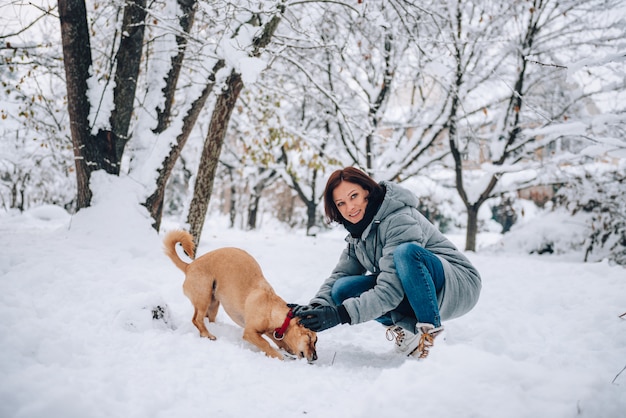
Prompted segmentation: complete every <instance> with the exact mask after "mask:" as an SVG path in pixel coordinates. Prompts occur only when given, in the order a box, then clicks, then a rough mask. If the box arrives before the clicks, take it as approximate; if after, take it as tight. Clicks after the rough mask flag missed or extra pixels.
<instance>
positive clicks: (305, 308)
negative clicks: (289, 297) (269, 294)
mask: <svg viewBox="0 0 626 418" xmlns="http://www.w3.org/2000/svg"><path fill="white" fill-rule="evenodd" d="M287 306H289V307H290V308H291V311H292V312H293V314H294V315H295V316H306V314H305V313H303V312H309V311H310V310H311V309H313V308H317V307H318V306H320V304H319V303H312V304H310V305H298V304H297V303H288V304H287ZM301 313H302V315H300V314H301Z"/></svg>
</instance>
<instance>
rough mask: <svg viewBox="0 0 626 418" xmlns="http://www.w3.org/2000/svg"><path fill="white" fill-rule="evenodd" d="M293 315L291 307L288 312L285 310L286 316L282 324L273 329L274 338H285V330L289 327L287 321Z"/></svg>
mask: <svg viewBox="0 0 626 418" xmlns="http://www.w3.org/2000/svg"><path fill="white" fill-rule="evenodd" d="M294 316H295V315H294V314H293V309H289V312H287V317H286V318H285V321H284V322H283V325H282V326H281V327H279V328H276V329H275V330H274V338H276V339H277V340H279V341H280V340H282V339H283V338H285V332H286V331H287V328H288V327H289V322H290V321H291V318H293V317H294Z"/></svg>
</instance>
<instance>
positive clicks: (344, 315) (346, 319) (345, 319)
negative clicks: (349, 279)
mask: <svg viewBox="0 0 626 418" xmlns="http://www.w3.org/2000/svg"><path fill="white" fill-rule="evenodd" d="M337 312H339V319H340V320H341V323H342V324H350V323H352V319H351V318H350V315H349V314H348V311H347V309H346V307H345V306H343V305H339V306H337Z"/></svg>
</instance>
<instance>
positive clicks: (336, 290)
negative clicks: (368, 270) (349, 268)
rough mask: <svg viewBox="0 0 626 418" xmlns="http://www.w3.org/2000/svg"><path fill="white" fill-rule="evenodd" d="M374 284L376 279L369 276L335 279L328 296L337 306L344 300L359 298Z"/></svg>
mask: <svg viewBox="0 0 626 418" xmlns="http://www.w3.org/2000/svg"><path fill="white" fill-rule="evenodd" d="M375 284H376V279H375V278H374V277H371V276H345V277H341V278H340V279H337V281H336V282H335V283H334V284H333V288H332V289H331V291H330V296H331V297H332V299H333V302H335V304H337V305H339V304H340V303H341V302H343V301H344V300H346V299H350V298H354V297H357V296H359V295H360V294H361V293H363V292H365V291H366V290H369V289H371V288H372V287H374V286H375Z"/></svg>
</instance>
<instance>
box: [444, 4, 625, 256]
mask: <svg viewBox="0 0 626 418" xmlns="http://www.w3.org/2000/svg"><path fill="white" fill-rule="evenodd" d="M614 6H617V4H615V2H610V1H604V0H602V1H598V2H589V1H580V0H571V1H567V2H556V1H550V0H535V1H531V2H513V3H506V4H503V3H489V2H483V3H479V4H478V3H477V4H467V3H465V2H460V1H459V2H456V3H448V6H447V7H448V16H449V17H450V19H449V22H450V30H448V31H446V34H447V36H448V38H447V39H446V47H447V48H448V51H449V55H450V57H451V60H450V62H449V65H448V67H447V68H448V71H446V74H447V75H448V77H449V81H450V83H449V84H448V88H447V93H448V99H447V100H448V101H449V111H448V121H447V122H446V127H447V135H448V141H449V145H450V150H451V153H452V156H453V158H454V171H455V173H456V188H457V190H458V192H459V195H460V196H461V199H462V200H463V202H464V204H465V207H466V209H467V212H468V222H467V239H466V244H465V248H466V250H475V249H476V233H477V215H478V210H479V208H480V207H481V205H482V204H483V203H484V202H485V201H486V200H488V199H489V198H491V197H492V196H494V191H496V190H497V189H496V186H497V184H498V182H499V180H500V179H501V178H502V177H503V176H505V175H507V173H511V172H519V171H522V170H527V169H530V168H533V167H537V160H538V158H537V157H538V156H540V155H541V156H542V157H543V158H544V160H543V161H541V163H542V164H547V163H549V162H550V161H551V160H552V158H551V157H552V156H551V155H550V153H549V149H550V147H551V146H552V145H553V144H554V143H555V142H556V141H561V142H565V141H568V142H569V143H570V144H571V145H570V146H571V147H574V146H576V144H578V143H580V142H581V141H583V140H584V139H585V138H587V137H594V136H596V137H599V135H598V134H599V131H600V130H601V129H602V127H601V126H600V125H606V123H605V119H606V117H605V116H602V115H599V114H594V112H593V109H590V107H591V104H592V103H593V102H591V99H592V98H593V97H594V96H599V94H600V93H604V92H605V89H606V88H607V87H608V88H609V89H611V90H613V91H617V92H623V91H624V82H623V79H622V80H621V81H619V79H618V82H617V83H616V84H612V85H610V86H607V85H606V84H605V83H602V80H601V77H600V76H598V77H595V75H594V74H591V73H590V74H588V75H587V76H588V78H586V79H583V80H579V81H578V83H576V81H577V80H576V79H574V78H572V77H568V76H569V75H570V74H568V72H567V68H566V65H567V64H568V63H574V62H576V61H578V60H580V59H581V58H582V55H581V54H584V53H589V52H590V49H591V48H598V49H599V48H605V49H606V51H605V53H606V54H608V53H609V52H612V51H616V50H617V48H619V43H618V39H620V37H622V36H623V31H624V29H623V25H622V26H620V25H619V19H617V18H609V19H608V20H606V19H602V17H603V16H605V15H606V13H607V12H608V11H609V10H611V9H612V7H614ZM443 64H444V65H445V63H443ZM444 68H445V67H444ZM592 81H595V82H599V83H600V84H599V85H600V86H601V87H591V88H585V87H583V85H593V84H594V83H592ZM617 110H618V111H619V112H623V105H621V106H620V107H619V108H618V109H617ZM617 118H618V119H619V118H620V117H619V116H618V117H617ZM594 130H595V133H594V132H593V131H594ZM570 151H575V149H574V148H571V149H570ZM559 157H562V154H561V153H560V154H559ZM559 161H562V160H559Z"/></svg>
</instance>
